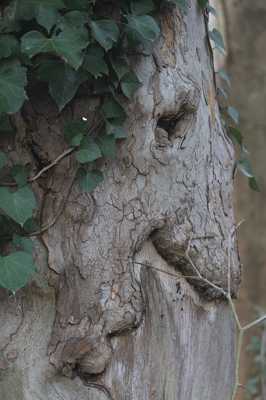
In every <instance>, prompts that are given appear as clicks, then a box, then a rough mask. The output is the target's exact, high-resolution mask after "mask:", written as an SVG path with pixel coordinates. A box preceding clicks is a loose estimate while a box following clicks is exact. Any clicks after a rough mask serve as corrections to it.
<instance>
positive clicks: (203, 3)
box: [198, 0, 209, 10]
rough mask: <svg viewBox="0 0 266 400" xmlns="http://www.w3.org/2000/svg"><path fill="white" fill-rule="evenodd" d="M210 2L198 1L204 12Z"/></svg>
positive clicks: (205, 0)
mask: <svg viewBox="0 0 266 400" xmlns="http://www.w3.org/2000/svg"><path fill="white" fill-rule="evenodd" d="M208 2H209V0H198V5H199V6H200V8H201V9H202V10H204V8H205V7H207V4H208Z"/></svg>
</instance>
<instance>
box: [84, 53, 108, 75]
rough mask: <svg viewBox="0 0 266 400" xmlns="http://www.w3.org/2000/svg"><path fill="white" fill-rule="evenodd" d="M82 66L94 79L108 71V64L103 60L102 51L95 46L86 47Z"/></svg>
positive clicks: (106, 73)
mask: <svg viewBox="0 0 266 400" xmlns="http://www.w3.org/2000/svg"><path fill="white" fill-rule="evenodd" d="M82 67H83V68H84V69H85V70H86V71H88V72H89V73H90V74H92V75H93V76H94V78H96V79H97V78H99V77H101V76H102V75H108V73H109V70H108V66H107V64H106V62H105V60H104V51H103V50H102V49H101V48H100V47H97V46H90V47H88V49H87V52H86V54H85V58H84V63H83V66H82Z"/></svg>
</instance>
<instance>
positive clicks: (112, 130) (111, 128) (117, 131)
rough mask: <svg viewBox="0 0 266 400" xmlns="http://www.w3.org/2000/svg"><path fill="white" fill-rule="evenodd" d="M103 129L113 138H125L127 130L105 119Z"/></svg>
mask: <svg viewBox="0 0 266 400" xmlns="http://www.w3.org/2000/svg"><path fill="white" fill-rule="evenodd" d="M105 130H106V134H107V135H113V136H114V137H115V139H125V138H127V132H126V131H125V129H124V128H123V126H120V125H115V124H111V123H110V122H109V121H106V123H105Z"/></svg>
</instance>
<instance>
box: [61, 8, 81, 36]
mask: <svg viewBox="0 0 266 400" xmlns="http://www.w3.org/2000/svg"><path fill="white" fill-rule="evenodd" d="M87 22H88V14H87V13H85V12H81V11H77V10H74V11H69V12H67V13H65V14H64V16H63V17H62V18H61V21H60V23H59V25H58V26H59V27H60V29H61V30H62V31H64V30H67V29H70V30H72V29H76V30H81V31H83V29H84V25H85V24H86V23H87Z"/></svg>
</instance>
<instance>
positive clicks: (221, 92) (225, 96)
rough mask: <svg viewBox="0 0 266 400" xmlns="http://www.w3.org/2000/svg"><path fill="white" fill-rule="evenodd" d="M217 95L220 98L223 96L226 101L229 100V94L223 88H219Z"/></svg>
mask: <svg viewBox="0 0 266 400" xmlns="http://www.w3.org/2000/svg"><path fill="white" fill-rule="evenodd" d="M217 94H218V96H223V97H224V98H225V99H226V100H227V99H228V94H227V92H226V91H225V90H224V89H223V88H221V87H217Z"/></svg>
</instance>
